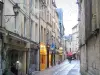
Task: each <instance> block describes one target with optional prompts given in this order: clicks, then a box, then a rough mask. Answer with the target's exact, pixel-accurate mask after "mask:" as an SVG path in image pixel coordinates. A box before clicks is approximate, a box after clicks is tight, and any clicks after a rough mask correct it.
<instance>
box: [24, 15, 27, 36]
mask: <svg viewBox="0 0 100 75" xmlns="http://www.w3.org/2000/svg"><path fill="white" fill-rule="evenodd" d="M26 28H27V27H26V17H25V16H24V36H26Z"/></svg>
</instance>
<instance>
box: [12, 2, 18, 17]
mask: <svg viewBox="0 0 100 75" xmlns="http://www.w3.org/2000/svg"><path fill="white" fill-rule="evenodd" d="M19 9H20V7H19V6H18V4H17V3H16V4H15V5H14V6H13V11H14V13H15V16H17V15H18V13H19Z"/></svg>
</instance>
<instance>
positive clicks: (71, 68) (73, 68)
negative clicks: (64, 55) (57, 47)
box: [33, 60, 80, 75]
mask: <svg viewBox="0 0 100 75" xmlns="http://www.w3.org/2000/svg"><path fill="white" fill-rule="evenodd" d="M79 71H80V63H79V61H76V60H74V61H72V62H71V64H70V63H69V62H68V61H67V60H66V61H64V62H63V63H61V64H60V65H57V66H55V67H52V68H50V69H47V70H45V71H41V72H36V73H34V74H33V75H80V72H79Z"/></svg>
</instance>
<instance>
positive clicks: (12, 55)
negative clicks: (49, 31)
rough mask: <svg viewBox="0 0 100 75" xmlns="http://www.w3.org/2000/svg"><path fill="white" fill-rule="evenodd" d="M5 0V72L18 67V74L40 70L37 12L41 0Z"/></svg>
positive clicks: (2, 29) (3, 69) (3, 42)
mask: <svg viewBox="0 0 100 75" xmlns="http://www.w3.org/2000/svg"><path fill="white" fill-rule="evenodd" d="M2 1H3V14H2V17H3V18H2V20H3V21H2V26H1V27H0V32H1V33H2V38H3V40H2V47H1V48H2V49H1V50H2V53H1V55H2V56H1V58H2V59H1V61H2V62H1V64H2V65H1V66H2V73H6V74H8V73H11V67H16V69H17V70H18V71H17V73H18V75H20V74H28V73H32V72H34V71H36V70H39V62H38V61H39V48H38V43H39V14H36V12H35V10H36V9H38V10H39V0H32V1H31V2H30V1H29V0H20V1H18V0H17V1H16V0H2ZM34 5H36V6H34ZM16 7H17V8H18V11H17V15H15V13H16V11H14V8H16ZM35 35H36V36H35ZM34 36H35V37H34ZM33 55H34V56H33ZM32 56H33V58H31V57H32Z"/></svg>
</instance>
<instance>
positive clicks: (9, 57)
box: [2, 35, 28, 75]
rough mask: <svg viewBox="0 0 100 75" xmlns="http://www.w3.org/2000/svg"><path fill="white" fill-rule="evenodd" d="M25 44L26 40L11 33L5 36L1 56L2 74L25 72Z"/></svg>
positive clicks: (20, 73)
mask: <svg viewBox="0 0 100 75" xmlns="http://www.w3.org/2000/svg"><path fill="white" fill-rule="evenodd" d="M26 44H27V42H26V41H24V40H22V39H20V38H18V37H14V36H12V35H8V36H6V37H5V40H4V48H3V50H4V52H3V58H2V59H3V74H6V75H11V74H16V75H25V74H27V70H28V68H27V61H28V54H27V53H28V49H27V48H26Z"/></svg>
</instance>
